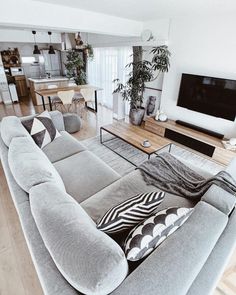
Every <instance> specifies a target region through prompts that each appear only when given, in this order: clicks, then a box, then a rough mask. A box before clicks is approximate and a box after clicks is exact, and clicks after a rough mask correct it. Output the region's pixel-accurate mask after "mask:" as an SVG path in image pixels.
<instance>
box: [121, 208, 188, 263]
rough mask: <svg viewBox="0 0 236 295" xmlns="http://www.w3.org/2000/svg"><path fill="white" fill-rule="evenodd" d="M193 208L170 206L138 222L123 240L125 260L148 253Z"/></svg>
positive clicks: (178, 225) (185, 217) (173, 229)
mask: <svg viewBox="0 0 236 295" xmlns="http://www.w3.org/2000/svg"><path fill="white" fill-rule="evenodd" d="M192 211H193V208H179V207H171V208H168V209H164V210H162V211H160V212H157V213H155V214H153V215H152V216H150V217H149V218H148V219H147V220H145V221H143V222H141V223H140V224H138V225H137V226H136V227H135V228H134V229H133V230H131V232H130V233H129V235H128V237H127V239H126V241H125V247H124V248H125V254H126V258H127V260H130V261H137V260H140V259H142V258H144V257H146V256H147V255H148V254H150V253H151V252H152V251H153V250H154V249H155V248H156V247H157V246H159V245H160V244H161V243H162V242H163V241H164V240H165V239H166V238H167V237H168V236H169V235H171V234H172V233H173V232H175V231H176V230H177V229H178V228H179V227H180V226H181V225H182V224H183V223H184V222H185V221H186V220H187V219H188V217H189V216H190V215H191V213H192Z"/></svg>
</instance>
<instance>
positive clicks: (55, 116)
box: [50, 111, 65, 131]
mask: <svg viewBox="0 0 236 295" xmlns="http://www.w3.org/2000/svg"><path fill="white" fill-rule="evenodd" d="M50 116H51V118H52V122H53V124H54V125H55V127H56V128H57V130H58V131H64V130H65V124H64V119H63V116H62V113H61V112H59V111H51V112H50Z"/></svg>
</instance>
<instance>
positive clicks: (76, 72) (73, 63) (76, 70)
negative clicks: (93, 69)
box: [65, 49, 86, 85]
mask: <svg viewBox="0 0 236 295" xmlns="http://www.w3.org/2000/svg"><path fill="white" fill-rule="evenodd" d="M66 58H67V62H66V63H65V67H66V70H67V73H66V76H67V77H68V78H69V79H73V80H74V81H75V83H76V85H83V84H86V73H85V70H84V67H85V65H84V61H83V55H82V54H81V51H79V50H77V49H71V50H69V51H68V53H67V56H66Z"/></svg>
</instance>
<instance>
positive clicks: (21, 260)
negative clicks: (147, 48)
mask: <svg viewBox="0 0 236 295" xmlns="http://www.w3.org/2000/svg"><path fill="white" fill-rule="evenodd" d="M40 111H42V107H37V108H34V106H33V105H32V102H31V101H30V100H29V99H28V98H25V99H23V100H22V101H21V103H18V104H14V105H9V106H4V105H3V104H0V120H1V118H2V117H4V116H8V115H17V116H26V115H31V114H34V113H35V112H40ZM112 121H113V119H112V112H111V111H110V110H108V109H107V108H104V107H101V106H99V109H98V114H97V115H95V114H94V113H92V112H86V113H85V114H84V118H83V127H82V130H81V131H80V132H78V133H77V134H75V137H76V138H78V139H86V138H89V137H93V136H95V135H97V134H98V132H99V128H100V126H101V125H105V124H110V123H112ZM42 294H43V292H42V289H41V286H40V284H39V281H38V278H37V275H36V272H35V269H34V266H33V263H32V261H31V258H30V254H29V251H28V249H27V246H26V242H25V239H24V236H23V233H22V230H21V227H20V223H19V220H18V216H17V213H16V210H15V207H14V204H13V202H12V199H11V195H10V192H9V190H8V186H7V183H6V179H5V175H4V172H3V170H2V167H1V165H0V295H42ZM233 294H236V252H235V253H234V256H233V257H232V259H231V260H230V263H229V266H228V267H227V269H226V271H225V273H224V275H223V277H222V279H221V281H220V282H219V284H218V287H217V289H216V291H215V292H214V295H233ZM199 295H200V294H199Z"/></svg>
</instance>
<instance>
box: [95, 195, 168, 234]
mask: <svg viewBox="0 0 236 295" xmlns="http://www.w3.org/2000/svg"><path fill="white" fill-rule="evenodd" d="M164 195H165V193H164V192H162V191H161V192H150V193H142V194H138V195H136V196H134V197H132V198H130V199H128V200H126V201H124V202H122V203H121V204H119V205H116V206H115V207H113V208H111V209H110V210H108V211H107V212H106V213H105V215H104V216H103V217H102V219H101V220H100V221H99V223H98V224H97V228H98V229H99V230H101V231H104V232H106V233H114V232H119V231H122V230H124V229H127V228H131V227H133V226H135V225H136V224H138V223H139V222H140V221H142V220H143V219H145V218H147V217H148V216H149V215H150V214H151V213H152V212H153V211H154V210H155V209H156V207H157V206H158V205H159V204H160V203H161V202H162V200H163V198H164Z"/></svg>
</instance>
